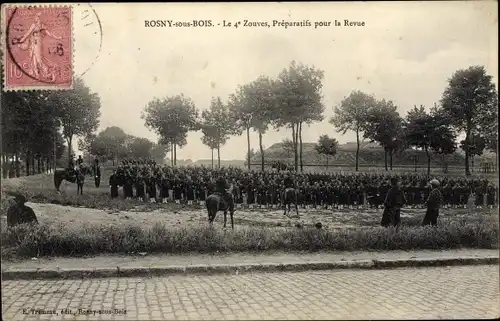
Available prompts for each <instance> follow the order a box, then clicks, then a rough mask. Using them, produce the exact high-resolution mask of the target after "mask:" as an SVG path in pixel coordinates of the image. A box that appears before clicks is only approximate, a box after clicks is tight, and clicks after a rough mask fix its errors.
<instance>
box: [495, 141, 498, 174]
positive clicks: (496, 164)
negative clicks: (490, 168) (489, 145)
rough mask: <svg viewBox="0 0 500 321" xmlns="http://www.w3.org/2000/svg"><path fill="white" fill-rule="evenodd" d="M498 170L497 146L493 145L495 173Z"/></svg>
mask: <svg viewBox="0 0 500 321" xmlns="http://www.w3.org/2000/svg"><path fill="white" fill-rule="evenodd" d="M496 172H498V147H495V173H496Z"/></svg>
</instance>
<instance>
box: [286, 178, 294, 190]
mask: <svg viewBox="0 0 500 321" xmlns="http://www.w3.org/2000/svg"><path fill="white" fill-rule="evenodd" d="M284 184H285V190H286V189H287V188H295V183H294V182H293V179H292V177H291V176H290V175H287V176H286V177H285V180H284Z"/></svg>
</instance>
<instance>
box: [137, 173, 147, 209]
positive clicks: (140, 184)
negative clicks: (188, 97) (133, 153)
mask: <svg viewBox="0 0 500 321" xmlns="http://www.w3.org/2000/svg"><path fill="white" fill-rule="evenodd" d="M135 192H136V195H137V198H139V201H140V202H143V201H144V198H145V191H144V177H143V174H142V172H141V171H139V170H137V176H136V179H135Z"/></svg>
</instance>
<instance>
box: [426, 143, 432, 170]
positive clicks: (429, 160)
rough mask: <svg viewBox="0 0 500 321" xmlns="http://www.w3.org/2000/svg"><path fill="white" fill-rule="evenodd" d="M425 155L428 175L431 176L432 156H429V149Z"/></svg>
mask: <svg viewBox="0 0 500 321" xmlns="http://www.w3.org/2000/svg"><path fill="white" fill-rule="evenodd" d="M425 154H426V155H427V175H431V154H429V149H428V148H427V147H426V148H425Z"/></svg>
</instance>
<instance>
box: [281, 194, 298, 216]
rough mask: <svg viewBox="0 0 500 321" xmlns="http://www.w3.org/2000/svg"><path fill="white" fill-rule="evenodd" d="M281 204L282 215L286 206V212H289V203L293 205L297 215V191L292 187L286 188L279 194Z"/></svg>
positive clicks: (284, 213)
mask: <svg viewBox="0 0 500 321" xmlns="http://www.w3.org/2000/svg"><path fill="white" fill-rule="evenodd" d="M281 199H282V201H281V204H282V206H283V211H284V212H283V215H286V214H287V213H286V208H287V206H288V213H290V210H291V209H290V205H291V204H294V205H295V212H296V213H297V217H299V207H298V206H297V203H298V202H297V191H296V190H295V188H293V187H289V188H286V189H285V190H284V191H283V193H282V195H281Z"/></svg>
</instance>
